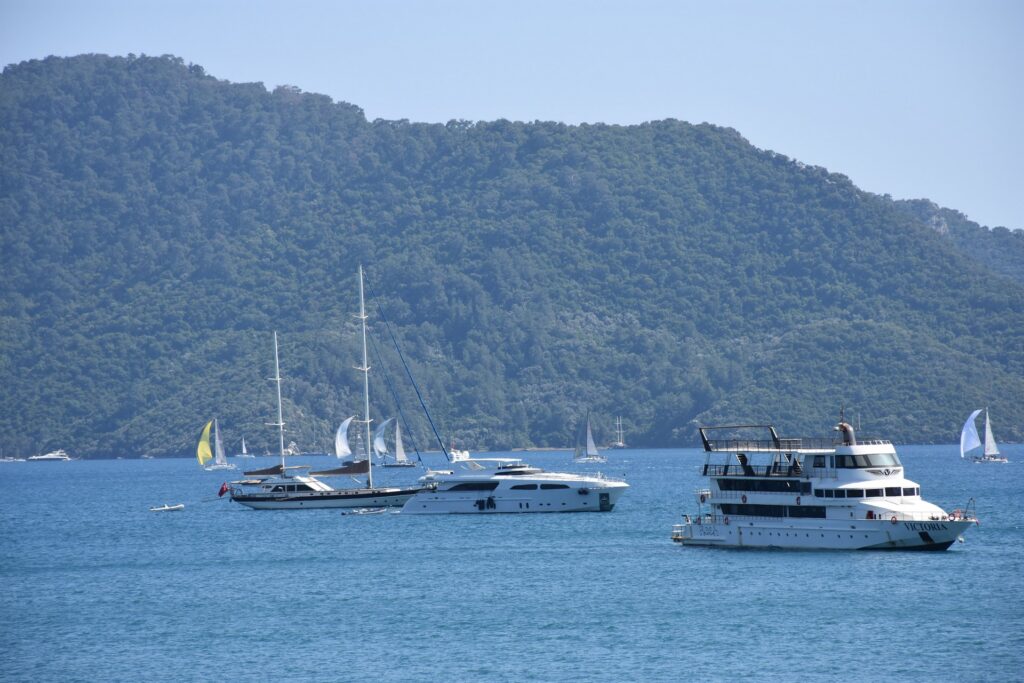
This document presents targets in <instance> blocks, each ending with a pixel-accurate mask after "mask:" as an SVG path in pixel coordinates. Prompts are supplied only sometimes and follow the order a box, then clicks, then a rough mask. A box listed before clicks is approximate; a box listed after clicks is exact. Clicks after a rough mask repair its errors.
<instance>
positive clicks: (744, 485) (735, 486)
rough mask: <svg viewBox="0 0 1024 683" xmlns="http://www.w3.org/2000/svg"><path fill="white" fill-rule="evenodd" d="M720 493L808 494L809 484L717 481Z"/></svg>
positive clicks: (735, 480) (745, 480) (770, 481)
mask: <svg viewBox="0 0 1024 683" xmlns="http://www.w3.org/2000/svg"><path fill="white" fill-rule="evenodd" d="M718 488H719V490H722V491H762V492H774V493H810V492H811V482H809V481H800V480H799V479H724V478H723V479H719V480H718Z"/></svg>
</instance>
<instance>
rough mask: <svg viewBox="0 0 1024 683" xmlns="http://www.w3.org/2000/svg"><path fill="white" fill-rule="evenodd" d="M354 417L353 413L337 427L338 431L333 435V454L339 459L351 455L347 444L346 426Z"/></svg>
mask: <svg viewBox="0 0 1024 683" xmlns="http://www.w3.org/2000/svg"><path fill="white" fill-rule="evenodd" d="M354 419H355V415H353V416H352V417H350V418H348V419H347V420H345V421H344V422H342V423H341V426H340V427H338V432H337V433H336V434H335V435H334V454H335V455H336V456H338V458H339V459H340V458H345V457H348V456H350V455H352V449H351V448H350V447H349V445H348V426H349V425H350V424H352V420H354Z"/></svg>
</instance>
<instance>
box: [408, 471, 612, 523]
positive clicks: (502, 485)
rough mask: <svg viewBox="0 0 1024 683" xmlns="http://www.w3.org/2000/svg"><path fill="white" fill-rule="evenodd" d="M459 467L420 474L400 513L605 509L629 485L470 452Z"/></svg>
mask: <svg viewBox="0 0 1024 683" xmlns="http://www.w3.org/2000/svg"><path fill="white" fill-rule="evenodd" d="M459 467H460V469H459V470H457V471H456V470H444V471H429V472H427V474H426V475H424V476H422V477H420V483H422V484H423V485H424V486H425V487H427V488H426V489H424V490H423V491H420V492H419V493H417V494H416V495H415V496H413V497H412V498H411V499H410V500H409V502H408V503H406V504H405V507H403V508H402V514H460V513H461V514H479V513H491V512H515V513H528V512H610V511H611V510H612V508H614V507H615V503H616V502H617V501H618V500H619V496H621V495H622V494H623V493H624V492H625V490H626V489H627V488H629V485H628V484H626V482H624V481H619V480H615V479H608V478H605V477H603V476H601V475H600V474H598V475H581V474H569V473H563V472H545V471H544V470H542V469H540V468H537V467H531V466H529V465H527V464H526V463H524V462H523V461H522V460H519V459H515V458H476V459H472V460H466V461H460V462H459Z"/></svg>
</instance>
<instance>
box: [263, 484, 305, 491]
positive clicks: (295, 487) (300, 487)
mask: <svg viewBox="0 0 1024 683" xmlns="http://www.w3.org/2000/svg"><path fill="white" fill-rule="evenodd" d="M312 490H313V489H312V488H310V487H309V486H307V485H306V484H278V485H277V486H275V487H274V488H272V489H271V493H282V492H284V491H312Z"/></svg>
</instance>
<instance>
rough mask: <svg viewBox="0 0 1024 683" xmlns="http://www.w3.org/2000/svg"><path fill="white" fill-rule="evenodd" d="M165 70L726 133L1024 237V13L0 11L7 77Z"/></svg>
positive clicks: (412, 102) (924, 2)
mask: <svg viewBox="0 0 1024 683" xmlns="http://www.w3.org/2000/svg"><path fill="white" fill-rule="evenodd" d="M86 52H96V53H105V54H116V55H126V54H128V53H135V54H148V55H160V54H174V55H177V56H179V57H182V58H183V59H184V60H185V61H186V62H193V63H196V64H200V65H202V66H203V67H204V68H205V69H206V71H207V73H209V74H211V75H213V76H216V77H217V78H221V79H225V80H229V81H262V82H263V83H264V84H265V85H266V86H267V87H268V88H273V87H274V86H276V85H280V84H289V85H295V86H298V87H300V88H302V89H303V90H306V91H309V92H318V93H324V94H327V95H330V96H331V97H333V98H334V99H336V100H344V101H346V102H351V103H353V104H356V105H358V106H360V107H362V108H363V110H364V111H365V112H366V115H367V117H368V118H370V119H374V118H385V119H403V118H404V119H410V120H412V121H436V122H444V121H448V120H450V119H470V120H492V119H497V118H507V119H512V120H521V121H534V120H555V121H564V122H567V123H579V122H582V121H587V122H598V121H601V122H606V123H623V124H629V123H639V122H642V121H648V120H654V119H662V118H676V119H682V120H685V121H691V122H694V123H698V122H701V121H708V122H711V123H715V124H718V125H723V126H731V127H733V128H736V129H737V130H738V131H740V133H742V134H743V135H744V136H745V137H746V138H747V139H748V140H750V141H751V142H752V143H753V144H755V145H757V146H758V147H762V148H767V149H772V150H775V151H777V152H779V153H782V154H785V155H787V156H790V157H793V158H796V159H799V160H801V161H803V162H805V163H808V164H815V165H820V166H825V167H827V168H828V169H829V170H831V171H834V172H838V173H843V174H846V175H848V176H849V177H850V178H852V179H853V181H854V182H855V183H856V184H857V185H859V186H860V187H862V188H864V189H866V190H870V191H872V192H878V193H888V194H891V195H892V196H893V197H897V198H916V197H927V198H929V199H932V200H934V201H935V202H937V203H939V204H941V205H943V206H947V207H950V208H954V209H958V210H960V211H963V212H964V213H966V214H967V215H968V216H969V217H970V218H971V219H973V220H976V221H978V222H979V223H982V224H984V225H989V226H995V225H1005V226H1007V227H1013V228H1024V197H1022V195H1024V171H1022V168H1024V124H1022V121H1024V114H1022V110H1024V107H1022V103H1024V83H1022V81H1024V77H1022V74H1024V2H1021V1H1015V0H1003V1H999V0H963V1H960V2H950V1H948V0H885V1H880V0H877V1H876V0H862V1H858V2H849V1H827V0H807V1H796V0H779V1H775V2H770V1H767V0H764V1H760V2H742V1H736V2H730V1H712V0H706V1H702V2H688V1H685V0H678V1H676V2H668V1H665V2H660V1H645V0H630V1H622V2H598V1H594V2H584V1H581V0H575V1H566V2H558V1H557V0H544V1H536V0H514V1H513V0H508V1H504V2H495V1H491V0H475V1H464V0H446V1H438V2H412V1H408V2H395V1H392V0H372V1H344V0H338V1H336V2H327V1H313V0H289V1H288V2H267V1H264V0H244V1H243V0H219V1H218V0H201V1H197V0H177V1H174V0H171V1H167V0H163V1H161V2H155V1H152V0H78V1H71V0H63V1H61V0H0V64H4V65H6V64H10V63H14V62H20V61H23V60H26V59H35V58H42V57H45V56H47V55H75V54H81V53H86Z"/></svg>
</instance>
